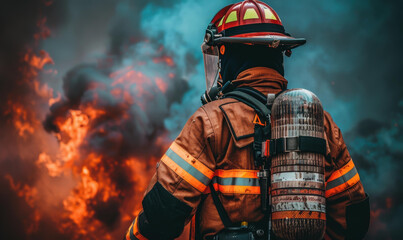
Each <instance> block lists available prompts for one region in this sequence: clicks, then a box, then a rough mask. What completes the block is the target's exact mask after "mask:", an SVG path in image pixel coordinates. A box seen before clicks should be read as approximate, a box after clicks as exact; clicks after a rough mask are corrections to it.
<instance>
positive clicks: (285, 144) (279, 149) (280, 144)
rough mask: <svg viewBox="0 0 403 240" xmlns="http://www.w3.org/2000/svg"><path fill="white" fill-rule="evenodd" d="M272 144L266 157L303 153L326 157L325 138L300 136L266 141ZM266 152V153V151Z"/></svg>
mask: <svg viewBox="0 0 403 240" xmlns="http://www.w3.org/2000/svg"><path fill="white" fill-rule="evenodd" d="M267 143H269V144H270V152H269V153H267V152H266V154H265V155H267V154H268V155H270V156H274V155H276V154H280V153H285V152H292V151H301V152H312V153H320V154H323V155H326V140H325V139H323V138H317V137H310V136H299V137H290V138H279V139H272V140H268V141H266V147H267ZM264 152H265V151H264Z"/></svg>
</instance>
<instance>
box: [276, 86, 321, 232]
mask: <svg viewBox="0 0 403 240" xmlns="http://www.w3.org/2000/svg"><path fill="white" fill-rule="evenodd" d="M271 124H272V139H283V142H284V144H287V143H289V144H291V143H292V141H288V140H287V139H292V138H293V139H297V138H298V139H301V138H299V137H304V136H308V137H313V138H315V139H316V140H318V139H319V141H320V140H322V141H321V142H322V143H324V141H323V139H324V126H323V124H324V123H323V108H322V104H321V102H320V101H319V99H318V97H316V96H315V94H313V93H312V92H310V91H308V90H305V89H290V90H287V91H285V92H284V93H282V94H281V95H280V96H278V97H277V98H276V99H275V101H274V103H273V106H272V114H271ZM311 139H312V138H311ZM286 142H287V143H286ZM311 143H312V142H311ZM292 144H294V145H295V141H293V143H292ZM297 144H298V142H297ZM311 145H312V144H311ZM322 145H324V146H325V144H322ZM284 148H285V149H288V146H287V147H286V146H284ZM291 149H294V150H286V151H285V152H283V153H278V154H276V155H275V156H273V158H272V166H271V207H272V230H273V233H274V234H275V235H276V237H278V238H280V239H287V240H288V239H289V240H291V239H310V240H312V239H322V238H323V236H324V233H325V226H326V206H325V205H326V198H325V177H324V173H325V157H324V155H323V154H320V153H315V152H312V151H311V152H306V151H305V152H304V151H301V150H300V149H298V147H297V149H295V146H294V147H291Z"/></svg>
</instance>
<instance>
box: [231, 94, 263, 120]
mask: <svg viewBox="0 0 403 240" xmlns="http://www.w3.org/2000/svg"><path fill="white" fill-rule="evenodd" d="M225 97H230V98H234V99H236V100H239V101H241V102H243V103H245V104H246V105H248V106H249V107H251V108H253V109H254V110H255V111H256V112H257V113H258V114H259V115H260V116H261V117H264V119H265V120H269V118H270V110H269V109H268V108H267V106H266V105H265V104H263V103H262V102H260V101H259V100H257V99H256V98H254V97H252V96H251V95H249V94H248V93H245V92H241V91H237V90H235V91H232V92H229V93H227V94H225Z"/></svg>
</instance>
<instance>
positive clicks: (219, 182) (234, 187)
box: [204, 169, 260, 194]
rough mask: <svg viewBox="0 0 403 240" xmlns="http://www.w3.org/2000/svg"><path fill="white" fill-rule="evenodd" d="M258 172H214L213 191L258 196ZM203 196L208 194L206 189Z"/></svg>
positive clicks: (240, 170) (234, 170) (239, 170)
mask: <svg viewBox="0 0 403 240" xmlns="http://www.w3.org/2000/svg"><path fill="white" fill-rule="evenodd" d="M257 173H258V170H243V169H233V170H222V169H219V170H216V171H215V174H214V175H215V177H214V178H213V180H212V182H213V186H214V189H215V190H216V191H218V192H221V193H223V194H260V186H259V178H258V177H257ZM204 193H205V194H207V193H210V189H207V190H206V191H205V192H204Z"/></svg>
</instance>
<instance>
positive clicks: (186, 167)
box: [165, 148, 210, 185]
mask: <svg viewBox="0 0 403 240" xmlns="http://www.w3.org/2000/svg"><path fill="white" fill-rule="evenodd" d="M165 155H167V156H168V157H169V158H170V159H172V161H174V162H175V163H176V164H178V165H179V166H180V167H181V168H182V169H183V170H185V171H186V172H188V173H189V174H190V175H192V176H193V177H195V178H196V179H197V180H199V181H200V182H201V183H203V184H204V185H208V184H209V182H210V179H209V178H208V177H207V176H206V175H204V174H203V173H201V172H200V171H199V170H197V169H196V168H195V167H193V166H192V165H190V164H189V163H188V162H186V161H185V160H183V159H182V158H181V157H180V156H179V155H178V154H177V153H176V152H174V151H173V150H172V149H171V148H169V149H168V151H167V152H166V153H165Z"/></svg>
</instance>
